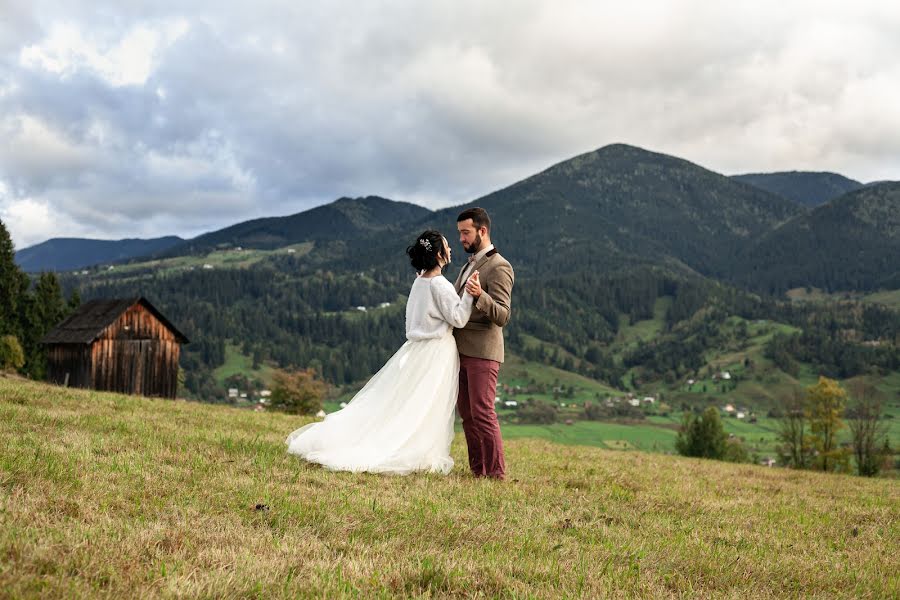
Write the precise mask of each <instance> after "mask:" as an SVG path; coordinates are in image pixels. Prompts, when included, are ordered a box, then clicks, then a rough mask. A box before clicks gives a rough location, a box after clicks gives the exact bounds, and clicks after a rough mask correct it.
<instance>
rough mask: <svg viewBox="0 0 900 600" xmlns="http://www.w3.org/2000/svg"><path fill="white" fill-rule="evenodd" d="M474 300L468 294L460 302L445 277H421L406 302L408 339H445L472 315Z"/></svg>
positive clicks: (415, 282)
mask: <svg viewBox="0 0 900 600" xmlns="http://www.w3.org/2000/svg"><path fill="white" fill-rule="evenodd" d="M473 300H474V299H473V298H472V296H471V295H470V294H469V293H468V292H464V293H463V295H462V297H461V298H460V297H459V296H458V295H457V294H456V289H455V288H454V287H453V284H452V283H450V282H449V281H448V280H447V278H446V277H444V276H443V275H438V276H436V277H418V278H417V279H416V280H415V281H414V282H413V285H412V289H410V291H409V300H407V302H406V339H408V340H410V341H416V340H429V339H435V338H442V337H444V336H445V335H447V334H448V333H449V332H450V331H452V329H453V328H454V327H463V326H464V325H465V324H466V323H467V322H468V321H469V316H470V315H471V314H472V301H473Z"/></svg>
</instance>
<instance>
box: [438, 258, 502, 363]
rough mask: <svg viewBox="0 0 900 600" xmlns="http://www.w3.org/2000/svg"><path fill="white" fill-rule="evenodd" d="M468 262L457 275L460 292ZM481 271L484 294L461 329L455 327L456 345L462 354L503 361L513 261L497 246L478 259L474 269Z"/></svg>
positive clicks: (464, 284) (464, 285) (482, 291)
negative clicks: (501, 252)
mask: <svg viewBox="0 0 900 600" xmlns="http://www.w3.org/2000/svg"><path fill="white" fill-rule="evenodd" d="M465 270H466V267H465V265H464V266H463V268H462V269H461V270H460V272H459V275H458V276H457V277H456V284H455V285H456V291H457V293H459V294H460V295H461V294H462V293H463V291H464V290H465V287H466V281H465V280H464V279H462V274H463V272H464V271H465ZM475 271H478V279H479V281H480V282H481V296H479V298H478V300H476V301H475V304H474V306H472V316H471V317H469V322H468V323H466V326H465V327H463V328H462V329H454V330H453V335H454V336H455V337H456V346H457V348H458V350H459V353H460V354H463V355H465V356H472V357H474V358H485V359H488V360H496V361H497V362H501V363H502V362H503V358H504V355H503V329H502V327H503V326H504V325H506V324H507V323H508V322H509V316H510V312H511V310H510V300H511V297H512V288H513V282H514V281H515V274H514V273H513V268H512V265H510V264H509V261H507V260H506V259H505V258H503V257H502V256H501V255H500V253H498V252H497V249H496V248H494V249H493V250H491V251H490V252H488V253H487V254H486V255H485V256H484V257H483V258H482V259H481V260H479V261H478V262H476V263H475V267H474V269H473V270H472V272H473V273H474V272H475Z"/></svg>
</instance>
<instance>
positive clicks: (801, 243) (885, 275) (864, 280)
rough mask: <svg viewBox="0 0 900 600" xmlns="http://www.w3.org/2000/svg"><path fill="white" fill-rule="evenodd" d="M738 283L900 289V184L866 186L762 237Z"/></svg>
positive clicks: (766, 287) (746, 257) (774, 288)
mask: <svg viewBox="0 0 900 600" xmlns="http://www.w3.org/2000/svg"><path fill="white" fill-rule="evenodd" d="M738 264H741V265H742V272H741V273H740V274H739V275H738V276H737V277H736V279H737V281H738V282H740V283H741V284H743V285H745V286H746V287H751V288H755V289H759V290H761V291H766V292H770V293H778V292H783V291H785V290H787V289H790V288H793V287H799V286H814V287H819V288H823V289H825V290H828V291H835V290H872V289H878V288H887V289H896V288H898V287H900V183H895V182H894V183H882V184H878V185H874V186H866V187H864V188H862V189H859V190H856V191H854V192H850V193H849V194H845V195H844V196H841V197H840V198H836V199H834V200H832V201H830V202H828V203H827V204H824V205H822V206H820V207H818V208H816V209H815V210H813V211H812V212H810V213H809V214H805V215H801V216H799V217H796V218H794V219H793V220H791V221H789V222H788V223H785V224H784V225H782V226H781V227H779V228H777V229H775V230H773V231H771V232H769V233H767V234H766V235H764V236H762V237H761V238H760V239H759V240H758V241H757V242H756V243H755V244H753V245H752V246H750V247H748V248H747V249H746V250H745V252H744V253H743V255H742V257H741V260H740V261H738Z"/></svg>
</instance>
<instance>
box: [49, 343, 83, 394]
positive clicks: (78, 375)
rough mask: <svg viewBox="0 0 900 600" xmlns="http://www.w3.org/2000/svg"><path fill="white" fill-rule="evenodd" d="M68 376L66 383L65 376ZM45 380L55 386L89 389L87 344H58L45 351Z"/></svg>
mask: <svg viewBox="0 0 900 600" xmlns="http://www.w3.org/2000/svg"><path fill="white" fill-rule="evenodd" d="M67 375H68V378H69V379H68V382H67V381H66V376H67ZM47 379H48V380H50V381H51V382H52V383H55V384H57V385H65V384H68V385H69V386H71V387H79V388H89V387H91V348H90V346H88V345H87V344H59V345H54V346H50V347H48V349H47Z"/></svg>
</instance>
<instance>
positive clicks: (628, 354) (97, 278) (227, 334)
mask: <svg viewBox="0 0 900 600" xmlns="http://www.w3.org/2000/svg"><path fill="white" fill-rule="evenodd" d="M890 189H892V188H891V184H884V185H881V186H874V187H871V188H865V189H864V190H859V191H857V192H855V194H858V195H860V196H858V198H859V202H858V203H857V204H853V205H852V206H850V205H848V206H846V207H844V204H843V203H842V202H838V201H834V202H832V203H830V204H829V205H826V206H825V207H821V208H820V209H818V210H817V211H814V212H813V213H812V214H810V213H809V211H808V209H805V208H804V207H802V206H799V205H798V204H796V203H795V202H793V201H790V200H788V199H786V198H782V197H780V196H777V195H775V194H771V193H769V192H766V191H764V190H760V189H757V188H755V187H753V186H750V185H747V184H745V183H741V182H740V181H735V180H733V179H730V178H728V177H725V176H723V175H720V174H718V173H714V172H712V171H709V170H707V169H704V168H702V167H700V166H698V165H695V164H693V163H690V162H688V161H685V160H682V159H679V158H676V157H672V156H667V155H664V154H659V153H654V152H649V151H646V150H642V149H640V148H635V147H633V146H626V145H621V144H617V145H613V146H606V147H604V148H600V149H598V150H596V151H594V152H589V153H587V154H583V155H581V156H577V157H575V158H573V159H571V160H567V161H564V162H561V163H559V164H557V165H554V166H551V167H550V168H548V169H546V170H544V171H542V172H541V173H538V174H536V175H534V176H532V177H529V178H527V179H525V180H523V181H520V182H518V183H515V184H513V185H511V186H509V187H507V188H504V189H501V190H499V191H496V192H494V193H491V194H488V195H486V196H484V197H481V198H478V199H477V200H474V201H472V202H470V203H467V204H464V205H459V206H456V207H452V208H446V209H442V210H440V211H436V212H431V211H429V210H428V209H425V208H422V207H418V206H415V205H409V204H403V203H397V202H392V201H390V200H385V199H383V198H374V197H369V198H358V199H346V198H344V199H341V200H338V201H336V202H334V203H332V204H330V205H327V206H323V207H318V208H315V209H312V210H310V211H306V212H304V213H300V214H298V215H293V216H290V217H281V218H270V219H258V220H255V221H249V222H247V223H241V224H238V225H235V226H233V227H230V228H226V229H224V230H221V231H219V232H213V233H211V234H207V235H206V236H201V237H200V238H198V239H197V240H192V241H191V242H187V243H185V244H182V245H181V246H180V247H178V248H173V249H171V250H170V251H171V252H180V253H182V254H183V253H189V252H191V251H192V250H193V251H194V252H196V253H198V254H199V252H200V251H201V250H202V249H206V248H208V249H214V248H216V247H223V248H227V247H229V246H235V245H241V246H245V247H247V248H253V247H256V248H261V249H260V250H256V251H254V252H252V253H241V255H242V256H243V255H244V254H248V255H250V254H252V261H248V260H243V259H242V260H238V261H231V262H222V263H218V262H217V263H216V265H217V266H216V267H215V268H213V269H201V268H195V269H194V268H191V266H190V265H188V264H185V263H187V262H190V261H168V262H167V261H148V262H145V263H136V264H133V265H130V266H129V268H128V269H124V268H123V269H116V270H114V271H108V272H107V271H104V272H102V273H97V274H93V275H91V276H90V277H74V276H71V277H67V278H65V279H64V281H63V283H64V285H65V286H67V287H68V288H69V289H71V288H72V287H78V288H79V290H80V291H81V296H82V297H83V298H85V299H89V298H97V297H128V296H134V295H143V296H146V297H148V298H151V299H152V301H153V302H154V305H156V306H157V307H159V308H160V310H162V311H163V312H164V313H165V314H167V315H172V319H173V321H174V322H175V323H177V324H178V325H179V328H180V329H181V330H182V331H184V333H185V334H186V335H187V336H188V337H189V338H190V339H191V340H193V342H192V344H191V345H190V346H188V347H186V349H185V352H184V353H183V354H182V363H181V366H182V367H183V368H184V369H185V373H186V380H185V386H186V388H187V389H188V390H190V391H191V393H192V394H193V395H194V396H195V397H198V398H206V399H216V398H221V397H222V395H223V392H222V390H223V389H224V387H223V386H224V381H223V379H222V377H221V376H219V375H216V374H215V373H216V371H215V370H216V368H217V367H220V366H222V365H223V364H226V363H228V364H231V363H232V361H233V360H234V359H235V357H239V356H243V357H246V358H247V360H248V361H251V362H252V364H256V365H257V366H261V365H264V364H273V365H278V366H282V367H292V366H296V367H303V368H305V367H307V366H309V365H315V366H316V368H317V369H319V370H320V372H321V374H322V375H323V377H325V378H326V379H327V380H328V381H331V382H334V383H338V384H350V383H353V382H358V381H361V380H364V379H365V378H367V377H368V376H370V375H371V374H372V373H374V372H375V371H376V370H377V369H378V368H380V367H381V366H382V365H383V364H384V362H385V360H387V358H388V357H390V356H391V354H392V353H393V352H395V351H396V348H397V347H398V345H399V344H401V343H402V341H403V331H404V329H403V319H404V312H403V305H404V303H405V296H406V294H407V293H408V291H409V286H410V283H411V281H412V280H413V278H414V275H413V273H412V269H411V268H410V266H409V263H408V261H407V260H406V257H405V255H404V250H405V249H406V247H407V245H408V244H410V243H411V242H412V241H413V240H414V239H415V238H414V236H415V235H416V234H418V233H419V232H421V231H422V230H423V229H425V228H429V227H434V228H437V229H439V230H441V231H443V232H444V233H445V234H446V235H447V237H448V238H449V239H450V240H451V243H452V245H453V247H454V249H455V250H456V252H455V253H454V254H455V257H456V263H457V264H454V265H453V266H451V267H450V268H449V269H448V271H447V276H448V277H450V278H453V277H454V276H455V275H456V273H458V269H459V266H460V265H459V263H461V262H463V261H462V260H460V259H461V258H463V254H462V251H461V250H460V249H459V248H458V245H457V244H458V242H457V241H456V235H455V228H456V216H457V215H458V214H459V212H460V211H461V210H462V209H463V208H465V207H466V206H471V205H475V204H477V205H481V206H484V207H485V208H487V209H488V210H489V211H490V212H491V214H492V216H493V219H494V227H493V241H494V242H495V243H496V244H497V246H498V248H499V249H500V251H501V252H502V253H503V254H504V255H505V256H507V257H508V258H509V259H510V260H511V262H512V263H513V266H514V268H515V270H516V288H515V290H514V309H513V310H514V315H515V316H514V317H513V320H512V321H511V322H510V325H509V326H508V327H507V328H506V331H505V334H506V337H507V341H508V349H509V350H510V352H511V354H513V355H518V356H523V357H525V358H526V359H527V360H529V361H535V362H538V363H542V364H546V365H552V366H554V367H558V368H562V369H563V370H566V371H572V372H577V373H579V374H581V375H584V376H588V377H591V378H594V379H597V380H601V381H604V382H607V383H608V384H609V385H611V386H613V387H616V388H621V387H623V386H627V387H630V388H632V389H638V388H639V387H641V386H643V385H647V384H648V383H652V382H658V381H665V382H668V384H673V385H674V384H676V383H677V382H678V381H681V380H683V379H684V378H686V377H687V376H690V375H691V374H694V375H696V373H697V372H699V370H700V369H703V368H704V367H706V366H709V364H710V363H709V361H710V357H711V356H714V355H715V353H716V352H726V351H727V352H732V351H733V350H734V347H733V343H732V342H733V341H734V340H735V339H737V338H741V337H742V336H743V338H748V336H752V335H754V334H753V331H755V329H754V328H755V327H756V325H753V328H751V329H747V330H746V331H743V332H741V330H740V329H739V328H738V329H735V327H734V326H733V324H731V325H729V324H728V323H729V321H728V320H729V318H730V317H731V316H736V317H740V318H742V319H744V320H746V321H747V322H748V323H751V324H758V322H759V321H771V322H772V323H782V324H787V325H790V327H791V328H793V329H792V330H801V329H804V330H805V329H806V323H807V321H806V320H805V319H806V317H807V316H808V314H809V313H808V312H804V311H815V310H818V309H817V308H815V307H800V308H797V307H795V306H793V305H791V304H788V303H779V302H776V300H775V299H773V298H771V297H760V296H758V295H756V294H750V293H748V292H746V291H742V290H738V289H736V288H734V287H732V286H731V285H725V284H724V283H723V282H729V283H736V282H738V283H740V284H741V285H743V286H744V287H749V288H751V289H753V290H758V289H759V286H758V285H757V282H758V281H764V282H769V279H768V278H770V276H771V275H772V274H778V273H779V272H780V269H781V268H782V267H781V265H782V264H783V263H785V262H787V263H789V262H790V261H793V260H796V261H799V264H800V265H801V266H807V265H812V266H811V268H810V270H809V272H804V273H802V275H803V277H801V278H799V279H800V280H801V281H802V283H801V284H799V285H806V284H807V280H811V279H812V280H814V277H813V275H816V274H817V273H820V272H821V271H822V270H823V269H824V268H827V267H828V264H827V263H825V264H824V265H823V264H821V263H818V262H816V261H818V260H819V255H818V254H817V253H816V252H812V253H808V252H805V251H804V248H799V249H796V248H792V247H791V246H790V243H791V242H792V241H793V240H792V237H801V238H802V237H803V235H805V234H803V227H801V226H800V224H802V223H804V222H805V223H807V225H806V229H814V230H816V231H818V230H819V229H822V230H823V231H828V227H840V226H841V225H842V224H845V223H846V222H848V221H853V220H854V219H855V220H859V221H860V225H859V226H858V227H855V228H852V231H846V232H839V233H841V234H842V235H844V234H846V236H848V237H847V239H846V240H845V239H843V238H841V237H840V236H839V235H837V234H830V235H831V238H833V239H835V240H836V242H835V243H836V244H839V245H838V246H837V247H836V248H832V249H830V250H831V251H833V252H835V253H836V254H840V251H841V248H843V247H846V248H853V247H854V244H858V243H865V244H870V245H871V246H872V247H871V250H868V251H874V250H875V249H876V248H880V247H881V246H883V245H884V243H885V242H884V240H883V239H882V238H885V239H891V235H893V234H892V233H891V231H892V230H891V229H890V228H888V229H885V230H882V229H879V227H881V226H885V225H887V224H890V223H891V222H892V221H891V219H892V218H896V217H892V215H885V214H880V213H879V212H878V211H881V210H883V208H884V205H885V203H884V199H883V198H880V195H881V194H882V193H887V192H885V190H890ZM868 195H873V198H871V199H869V198H868ZM874 196H879V197H874ZM841 207H844V208H846V210H847V211H848V212H849V215H852V219H851V216H848V214H836V215H831V213H829V212H827V211H835V210H837V209H838V208H841ZM889 208H890V207H889ZM889 208H888V209H889ZM894 208H896V207H894ZM826 209H827V210H826ZM820 211H821V213H820ZM895 212H896V213H897V214H900V210H895ZM829 215H831V216H829ZM804 219H806V220H805V221H804ZM820 220H821V222H820ZM853 222H855V221H853ZM863 225H865V226H863ZM792 227H799V229H798V232H795V233H791V232H792V231H793V229H791V228H792ZM776 231H777V232H780V233H779V235H783V236H784V237H783V238H782V237H779V235H775V232H776ZM301 241H307V242H311V243H308V244H305V245H304V248H303V250H302V251H298V250H295V251H294V252H288V251H286V249H282V248H281V246H284V245H286V244H295V243H298V242H301ZM266 248H271V250H268V249H266ZM867 248H868V247H867ZM767 252H774V253H773V254H771V256H770V255H769V254H767ZM785 253H793V255H792V256H787V257H785ZM224 254H231V253H224ZM873 256H876V260H873V261H869V263H867V268H871V269H872V275H871V277H870V278H871V279H873V280H877V281H882V280H885V276H886V275H889V274H891V273H893V272H895V271H896V264H898V263H897V262H896V261H895V262H894V263H893V264H891V262H889V261H883V260H878V259H877V256H878V255H873ZM887 256H888V257H889V258H890V257H892V256H894V255H892V254H888V255H887ZM769 258H771V259H772V260H771V261H770V262H768V263H767V262H766V260H764V259H769ZM190 260H191V261H194V262H197V261H199V262H200V264H202V263H203V262H204V261H205V260H206V259H205V257H201V256H193V257H191V258H190ZM758 265H762V266H758ZM850 272H852V271H850ZM717 279H718V280H720V281H716V280H717ZM766 285H767V286H769V287H770V288H771V289H772V290H773V291H776V292H777V291H780V290H779V286H780V285H781V284H780V283H779V282H778V281H775V282H774V283H766ZM68 291H69V290H67V292H68ZM357 307H363V308H364V309H365V310H359V309H358V308H357ZM866 314H867V315H868V316H865V315H864V316H865V318H863V317H862V316H860V317H859V319H860V322H856V321H853V320H852V319H856V318H857V316H858V315H856V313H854V314H852V315H848V316H846V318H847V319H851V320H849V321H847V323H845V324H844V325H842V326H841V327H840V328H837V329H834V328H833V329H827V330H825V331H823V332H820V333H817V334H816V335H807V336H806V337H805V338H804V339H803V340H801V341H791V342H790V344H788V343H787V342H785V343H784V344H783V346H784V347H780V348H779V349H778V352H777V357H778V359H779V360H780V361H781V363H782V364H784V365H786V366H785V368H787V369H791V368H793V366H796V362H797V361H802V362H804V363H809V364H813V365H814V366H815V368H817V369H821V370H820V371H819V372H824V373H831V372H834V373H838V374H841V376H842V377H850V376H854V375H857V374H859V373H860V372H861V371H860V368H861V366H878V367H879V368H881V365H890V364H896V363H890V361H891V360H894V354H891V353H894V352H896V349H895V348H894V347H893V346H888V345H885V346H884V347H880V346H879V347H874V346H872V347H868V346H867V347H865V348H862V349H860V348H856V347H853V348H850V346H851V345H852V344H853V343H855V342H853V341H852V340H851V339H850V338H847V339H844V338H835V339H831V338H829V337H828V336H829V335H831V336H834V335H837V334H836V333H835V332H836V331H838V330H845V329H846V330H849V329H853V330H855V331H857V332H862V333H860V334H859V335H864V336H865V337H862V338H861V339H864V340H880V339H881V338H882V337H884V338H885V339H894V338H893V337H891V336H886V335H882V333H879V332H878V331H876V329H877V328H876V327H874V325H873V324H877V323H878V322H881V321H885V320H886V319H885V318H883V315H881V314H880V313H878V314H874V313H866ZM872 314H874V317H873V316H872ZM648 322H650V323H652V324H653V325H652V331H646V330H645V329H644V325H646V324H647V323H648ZM830 322H834V319H831V321H830ZM639 323H643V324H644V325H638V324H639ZM760 327H762V326H761V325H760ZM891 327H893V329H891V331H895V330H897V331H900V322H898V323H896V326H894V325H892V326H891ZM641 331H643V332H644V333H643V334H642V333H640V332H641ZM757 333H759V336H758V337H762V336H764V335H767V334H766V333H764V332H761V331H760V332H757ZM768 333H771V331H769V332H768ZM644 334H646V335H644ZM748 339H749V338H748ZM823 340H824V341H823ZM759 344H762V342H759ZM759 344H757V345H759ZM823 348H824V349H825V350H824V351H822V352H819V354H818V355H816V356H815V358H810V356H812V353H813V351H814V350H815V351H818V349H823ZM848 348H850V350H852V352H851V351H850V350H848ZM845 350H846V352H845ZM760 352H761V351H760ZM803 353H806V354H803ZM854 353H855V354H854ZM791 356H793V357H794V358H791ZM860 356H861V357H862V358H859V357H860ZM854 357H855V358H854ZM851 358H853V360H852V361H851V360H850V359H851ZM857 358H859V360H857ZM757 359H759V360H764V357H763V356H762V354H759V356H754V359H753V360H757ZM765 360H768V359H765ZM792 361H793V362H792ZM251 362H248V365H249V364H251ZM792 365H793V366H792ZM710 368H712V367H710ZM885 369H887V370H891V369H892V367H889V366H888V367H885ZM254 371H255V369H254ZM220 374H221V373H220Z"/></svg>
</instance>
